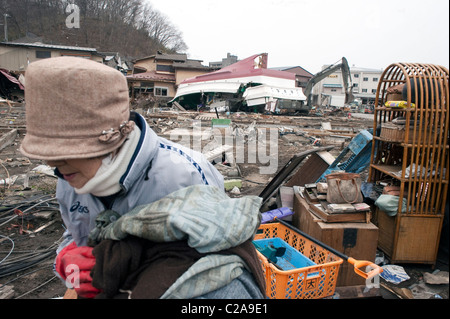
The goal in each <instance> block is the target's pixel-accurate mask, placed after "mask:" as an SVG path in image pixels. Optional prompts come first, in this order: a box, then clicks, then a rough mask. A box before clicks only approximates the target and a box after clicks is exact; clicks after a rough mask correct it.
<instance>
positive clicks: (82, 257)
mask: <svg viewBox="0 0 450 319" xmlns="http://www.w3.org/2000/svg"><path fill="white" fill-rule="evenodd" d="M92 249H93V248H92V247H88V246H81V247H78V246H77V245H76V244H75V243H74V242H72V243H71V244H69V245H67V246H66V247H64V248H63V249H62V250H61V252H60V253H59V254H58V255H57V256H56V260H55V270H56V271H57V272H58V274H59V275H60V276H61V277H62V278H63V279H64V280H65V281H66V285H67V284H69V285H71V286H73V288H74V289H75V291H76V292H77V294H78V296H80V297H82V298H94V297H95V296H96V295H97V294H98V293H100V290H98V289H97V288H95V287H94V286H92V277H91V275H90V272H91V269H92V268H93V267H94V265H95V257H94V255H93V254H92Z"/></svg>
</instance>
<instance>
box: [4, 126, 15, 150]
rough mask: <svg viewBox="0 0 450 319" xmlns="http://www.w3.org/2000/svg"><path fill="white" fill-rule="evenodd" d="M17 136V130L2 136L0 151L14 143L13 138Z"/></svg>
mask: <svg viewBox="0 0 450 319" xmlns="http://www.w3.org/2000/svg"><path fill="white" fill-rule="evenodd" d="M16 136H17V129H12V130H11V131H9V132H7V133H6V134H3V135H2V136H1V137H0V151H1V150H2V149H4V148H6V147H8V146H9V145H11V144H12V142H14V140H15V138H16Z"/></svg>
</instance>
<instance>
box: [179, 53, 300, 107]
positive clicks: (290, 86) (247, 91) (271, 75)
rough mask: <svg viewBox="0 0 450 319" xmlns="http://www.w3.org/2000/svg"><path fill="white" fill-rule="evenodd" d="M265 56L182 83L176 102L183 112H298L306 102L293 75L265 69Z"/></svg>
mask: <svg viewBox="0 0 450 319" xmlns="http://www.w3.org/2000/svg"><path fill="white" fill-rule="evenodd" d="M267 60H268V55H267V53H262V54H255V55H252V56H250V57H248V58H246V59H243V60H241V61H239V62H236V63H234V64H231V65H229V66H226V67H224V68H222V69H220V70H218V71H214V72H211V73H208V74H203V75H198V76H195V77H192V78H189V79H186V80H184V81H182V82H181V83H180V84H179V86H178V89H177V92H176V95H175V98H174V99H173V100H172V101H171V102H172V103H173V102H177V103H179V104H180V105H181V106H183V107H184V108H185V109H201V108H207V109H210V110H215V109H219V110H222V111H238V110H239V111H250V112H264V111H269V112H277V111H278V112H279V111H280V110H281V109H284V110H301V109H302V106H303V105H304V103H302V101H305V100H306V97H305V95H304V94H303V90H302V89H301V88H300V87H298V86H296V74H295V73H292V72H285V71H280V70H275V69H268V68H267Z"/></svg>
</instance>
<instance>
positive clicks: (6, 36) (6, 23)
mask: <svg viewBox="0 0 450 319" xmlns="http://www.w3.org/2000/svg"><path fill="white" fill-rule="evenodd" d="M3 16H4V17H5V26H4V30H5V42H8V18H9V17H10V15H9V14H7V13H4V14H3Z"/></svg>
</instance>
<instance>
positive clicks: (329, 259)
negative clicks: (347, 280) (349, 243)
mask: <svg viewBox="0 0 450 319" xmlns="http://www.w3.org/2000/svg"><path fill="white" fill-rule="evenodd" d="M274 237H279V238H281V239H282V240H284V241H285V242H287V243H288V244H289V245H290V246H291V247H293V248H295V249H297V250H298V251H299V252H301V253H302V254H303V255H305V256H306V257H308V258H309V259H310V260H311V261H313V262H314V263H316V265H315V266H310V267H304V268H298V269H293V270H289V271H282V270H280V269H278V268H276V267H275V266H274V265H273V264H271V263H269V262H268V260H267V258H266V257H264V256H263V255H262V254H261V253H260V252H259V251H257V254H258V258H259V260H260V262H261V264H262V267H263V272H264V275H265V278H266V295H267V297H268V298H270V299H320V298H324V297H329V296H332V295H333V294H334V290H335V289H336V282H337V277H338V273H339V267H340V265H341V264H342V262H343V259H342V258H340V257H338V256H336V255H335V254H333V253H332V252H330V251H329V250H327V249H325V248H323V247H321V246H320V245H318V244H316V243H314V242H312V241H311V240H309V239H307V238H305V237H304V236H302V235H301V234H299V233H297V232H295V231H293V230H292V229H290V228H288V227H286V226H285V225H282V224H280V223H269V224H262V225H261V226H260V227H259V230H258V232H257V234H256V236H255V238H254V239H255V240H256V239H263V238H274Z"/></svg>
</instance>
